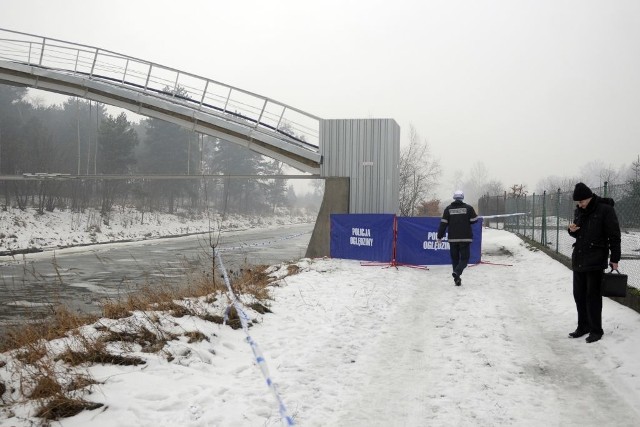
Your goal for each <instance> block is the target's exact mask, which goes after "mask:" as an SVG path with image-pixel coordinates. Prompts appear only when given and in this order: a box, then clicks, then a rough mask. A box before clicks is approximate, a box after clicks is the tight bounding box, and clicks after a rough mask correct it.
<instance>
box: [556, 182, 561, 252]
mask: <svg viewBox="0 0 640 427" xmlns="http://www.w3.org/2000/svg"><path fill="white" fill-rule="evenodd" d="M559 244H560V189H559V188H558V192H557V197H556V253H558V252H559V250H558V249H559V246H558V245H559Z"/></svg>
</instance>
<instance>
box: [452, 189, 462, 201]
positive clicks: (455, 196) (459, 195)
mask: <svg viewBox="0 0 640 427" xmlns="http://www.w3.org/2000/svg"><path fill="white" fill-rule="evenodd" d="M453 199H454V200H462V199H464V193H463V192H462V190H456V192H455V193H453Z"/></svg>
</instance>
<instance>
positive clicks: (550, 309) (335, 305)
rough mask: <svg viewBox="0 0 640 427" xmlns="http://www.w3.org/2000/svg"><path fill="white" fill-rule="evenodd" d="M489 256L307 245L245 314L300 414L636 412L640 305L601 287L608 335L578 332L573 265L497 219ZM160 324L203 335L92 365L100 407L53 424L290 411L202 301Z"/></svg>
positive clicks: (192, 421)
mask: <svg viewBox="0 0 640 427" xmlns="http://www.w3.org/2000/svg"><path fill="white" fill-rule="evenodd" d="M483 260H484V261H485V262H492V263H494V264H480V265H477V266H473V267H470V268H469V269H468V270H466V271H465V273H464V275H463V285H462V287H455V286H453V280H452V278H451V276H450V267H448V266H436V267H430V268H429V270H421V269H414V268H409V267H400V268H397V269H396V268H394V267H388V266H362V265H361V264H360V262H358V261H352V260H338V259H317V260H308V259H303V260H301V261H300V262H299V265H300V267H301V272H300V273H299V274H297V275H292V276H288V277H286V278H285V279H282V280H281V282H280V283H279V286H275V287H274V288H273V293H272V296H273V300H272V301H271V303H270V309H271V310H272V313H268V314H264V315H257V314H256V313H255V312H252V316H255V318H256V320H257V321H258V323H256V324H255V325H254V326H253V327H251V328H250V329H249V332H250V334H251V336H252V337H253V339H254V340H255V342H257V344H258V346H259V347H260V349H261V350H262V352H263V354H264V356H265V359H266V362H267V366H268V368H269V371H270V374H271V375H270V378H271V379H273V380H274V381H275V383H276V384H277V387H278V390H279V392H280V394H281V396H282V398H283V400H284V403H285V405H286V407H287V410H288V414H289V415H290V416H292V417H293V418H294V420H295V422H296V424H297V425H300V426H307V427H319V426H323V427H324V426H331V427H333V426H348V427H359V426H362V427H364V426H367V427H371V426H385V427H387V426H394V427H396V426H408V427H422V426H505V425H508V426H563V427H564V426H581V427H582V426H594V427H595V426H598V427H599V426H624V427H626V426H638V425H640V362H639V361H638V358H637V356H638V354H640V315H639V314H638V313H636V312H635V311H632V310H630V309H628V308H627V307H624V306H622V305H619V304H617V303H615V302H613V301H611V300H609V299H606V298H605V300H604V308H603V327H604V330H605V335H604V337H603V339H602V340H601V341H599V342H596V343H593V344H586V343H585V341H584V339H575V340H572V339H569V338H568V337H567V334H568V333H569V332H571V331H572V330H573V329H574V328H575V324H576V315H575V306H574V303H573V297H572V295H571V271H570V270H569V269H567V268H566V267H564V266H563V265H561V264H559V263H557V262H556V261H553V260H552V259H550V258H549V257H547V256H546V255H545V254H543V253H541V252H534V251H532V250H531V249H529V248H527V247H526V246H525V245H524V243H523V242H522V241H521V240H520V239H518V238H517V237H515V236H514V235H511V234H509V233H507V232H504V231H499V230H491V229H484V230H483ZM495 264H512V265H511V266H505V265H495ZM282 270H286V266H283V268H282V269H281V270H280V271H282ZM137 316H138V317H139V318H141V319H144V318H145V316H144V315H143V314H138V315H137ZM113 322H114V321H112V320H108V319H107V320H105V319H103V320H101V323H104V324H107V325H108V324H112V323H113ZM164 323H165V324H167V325H174V326H173V329H175V332H179V331H181V330H182V331H183V332H184V331H192V330H194V328H195V330H196V331H198V332H201V333H202V334H204V335H205V336H206V337H208V339H207V340H203V341H200V342H193V343H192V342H189V341H188V340H186V339H185V337H183V338H182V339H179V340H173V341H170V342H168V343H167V345H166V346H165V349H164V351H166V352H167V354H173V355H174V356H175V358H174V360H173V361H169V360H167V357H166V354H165V355H163V354H155V353H154V354H149V353H143V352H140V351H134V355H136V356H138V357H142V358H143V359H145V360H146V364H145V365H144V366H142V367H135V366H133V367H131V366H113V365H95V366H91V367H87V372H88V373H89V374H91V376H92V377H93V378H95V379H97V380H98V381H99V384H97V385H96V386H95V387H94V388H93V389H94V390H95V391H94V392H93V393H90V394H87V395H86V396H85V397H86V398H87V399H88V400H92V401H96V402H100V403H103V404H104V406H103V407H101V408H99V409H96V410H94V411H84V412H82V413H80V414H78V415H76V416H74V417H71V418H68V419H63V420H61V421H59V422H56V423H55V425H60V426H62V427H84V426H87V425H91V426H95V427H112V426H124V427H141V426H144V427H146V426H149V427H157V426H167V427H169V426H171V427H174V426H181V427H208V426H220V427H228V426H234V427H235V426H239V427H244V426H270V427H271V426H280V425H282V422H281V421H282V420H281V417H280V414H279V411H278V407H277V404H276V402H275V399H274V398H273V396H272V395H271V393H270V390H269V389H268V387H267V386H266V385H265V381H264V378H263V376H262V374H261V371H260V369H258V367H257V365H256V363H255V357H254V356H253V354H252V352H251V349H250V347H249V346H248V345H247V343H246V340H245V333H244V332H243V331H242V330H232V329H231V328H229V327H228V326H222V325H218V324H215V323H212V322H206V321H204V320H202V319H200V318H198V317H192V316H184V317H181V318H173V317H167V318H166V319H165V320H164ZM3 375H4V378H5V381H6V380H7V379H8V376H7V375H8V372H4V371H2V370H1V369H0V377H1V376H3ZM34 412H35V411H34V408H33V406H31V405H30V404H29V403H25V404H24V405H21V404H17V405H14V406H12V407H7V408H2V410H1V411H0V426H12V427H18V426H19V427H27V426H31V425H35V424H36V423H37V419H35V418H34V417H33V414H34Z"/></svg>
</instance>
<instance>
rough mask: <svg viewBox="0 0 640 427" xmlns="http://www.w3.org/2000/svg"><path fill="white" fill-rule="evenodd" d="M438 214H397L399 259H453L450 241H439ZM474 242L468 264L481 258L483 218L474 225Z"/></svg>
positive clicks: (442, 261)
mask: <svg viewBox="0 0 640 427" xmlns="http://www.w3.org/2000/svg"><path fill="white" fill-rule="evenodd" d="M439 226H440V218H439V217H418V218H414V217H398V218H397V222H396V227H397V232H396V263H398V264H408V265H446V264H450V263H451V257H450V256H449V242H448V241H447V240H446V236H445V238H444V239H443V240H442V242H441V243H440V244H438V243H437V239H438V237H437V236H438V227H439ZM471 229H472V231H473V243H471V248H470V249H471V256H470V257H469V264H477V263H479V262H480V256H481V255H480V252H481V250H482V249H481V248H482V218H479V219H478V222H476V223H475V224H473V225H472V226H471Z"/></svg>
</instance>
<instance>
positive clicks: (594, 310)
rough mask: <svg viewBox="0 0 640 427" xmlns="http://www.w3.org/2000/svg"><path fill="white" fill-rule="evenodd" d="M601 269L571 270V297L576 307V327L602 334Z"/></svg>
mask: <svg viewBox="0 0 640 427" xmlns="http://www.w3.org/2000/svg"><path fill="white" fill-rule="evenodd" d="M603 274H604V272H603V271H600V270H598V271H585V272H576V271H574V272H573V299H574V300H575V301H576V308H577V309H578V329H582V330H584V331H589V332H593V333H595V334H602V333H603V331H602V290H601V288H602V275H603Z"/></svg>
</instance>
